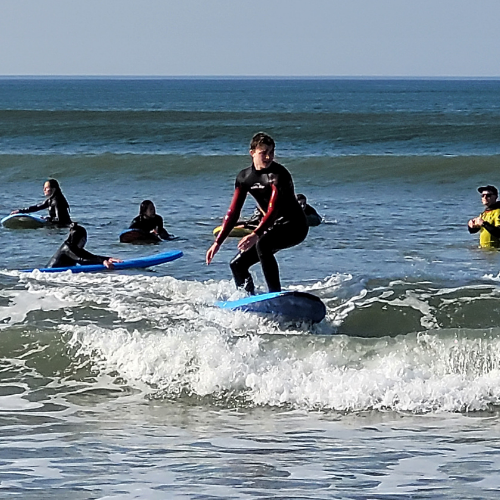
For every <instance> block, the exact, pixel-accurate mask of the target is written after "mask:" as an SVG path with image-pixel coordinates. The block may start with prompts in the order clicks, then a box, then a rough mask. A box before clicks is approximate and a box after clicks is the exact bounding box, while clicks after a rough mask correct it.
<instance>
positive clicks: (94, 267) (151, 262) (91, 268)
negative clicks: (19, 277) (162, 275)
mask: <svg viewBox="0 0 500 500" xmlns="http://www.w3.org/2000/svg"><path fill="white" fill-rule="evenodd" d="M182 255H183V253H182V252H181V251H180V250H170V251H169V252H163V253H158V254H155V255H149V256H147V257H138V258H137V259H129V260H124V261H123V262H116V263H114V264H113V266H114V267H113V269H108V268H107V267H106V266H104V265H103V264H91V265H88V266H71V267H50V268H49V267H46V268H42V269H38V271H41V272H42V273H62V272H64V271H71V272H72V273H95V272H100V271H120V270H121V269H134V268H135V269H137V268H144V267H151V266H156V265H158V264H163V263H165V262H170V261H172V260H175V259H178V258H180V257H182ZM34 270H35V269H22V270H21V272H23V273H30V272H32V271H34Z"/></svg>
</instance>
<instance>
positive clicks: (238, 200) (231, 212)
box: [215, 186, 246, 245]
mask: <svg viewBox="0 0 500 500" xmlns="http://www.w3.org/2000/svg"><path fill="white" fill-rule="evenodd" d="M245 198H246V192H245V191H244V190H243V189H242V188H241V187H240V186H236V188H235V190H234V194H233V199H232V200H231V205H229V209H228V211H227V213H226V215H225V217H224V220H223V222H222V229H221V231H220V233H219V236H217V238H216V240H215V242H216V243H217V244H218V245H222V243H223V241H224V240H225V239H226V238H227V237H228V235H229V233H230V232H231V230H232V229H233V227H234V226H235V225H236V223H237V222H238V219H239V217H240V213H241V209H242V208H243V203H245Z"/></svg>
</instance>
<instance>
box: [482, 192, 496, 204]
mask: <svg viewBox="0 0 500 500" xmlns="http://www.w3.org/2000/svg"><path fill="white" fill-rule="evenodd" d="M496 201H497V196H496V195H495V194H493V193H490V192H489V191H483V192H482V193H481V202H482V203H483V205H484V206H485V207H489V206H491V205H493V204H494V203H496Z"/></svg>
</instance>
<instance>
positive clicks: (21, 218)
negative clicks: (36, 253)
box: [0, 214, 50, 229]
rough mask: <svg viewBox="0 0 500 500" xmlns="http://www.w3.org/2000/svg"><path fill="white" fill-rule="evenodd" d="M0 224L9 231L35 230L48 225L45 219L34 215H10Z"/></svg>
mask: <svg viewBox="0 0 500 500" xmlns="http://www.w3.org/2000/svg"><path fill="white" fill-rule="evenodd" d="M0 222H1V223H2V225H3V226H4V227H7V228H9V229H36V228H38V227H43V226H47V225H48V224H50V222H49V221H48V220H47V219H45V218H43V217H40V216H39V215H34V214H10V215H7V217H4V218H3V219H2V220H1V221H0Z"/></svg>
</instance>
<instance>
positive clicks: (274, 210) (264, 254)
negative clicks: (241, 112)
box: [206, 132, 309, 294]
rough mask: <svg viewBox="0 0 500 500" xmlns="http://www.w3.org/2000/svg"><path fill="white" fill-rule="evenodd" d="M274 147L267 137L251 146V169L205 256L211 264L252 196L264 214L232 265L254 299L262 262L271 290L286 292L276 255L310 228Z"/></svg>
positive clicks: (237, 279) (241, 175) (238, 180)
mask: <svg viewBox="0 0 500 500" xmlns="http://www.w3.org/2000/svg"><path fill="white" fill-rule="evenodd" d="M274 148H275V143H274V140H273V138H272V137H271V136H269V135H267V134H265V133H263V132H259V133H257V134H255V135H254V136H253V138H252V142H251V143H250V156H251V157H252V160H253V162H252V165H250V166H249V167H248V168H245V169H244V170H242V171H241V172H240V173H239V174H238V176H237V177H236V183H235V190H234V195H233V199H232V201H231V205H230V206H229V210H228V211H227V214H226V216H225V217H224V222H223V224H222V229H221V231H220V233H219V235H218V236H217V238H216V240H215V242H214V243H213V244H212V246H211V247H210V248H209V249H208V250H207V254H206V262H207V264H210V262H212V259H213V258H214V256H215V254H216V253H217V252H218V251H219V249H220V247H221V245H222V243H223V242H224V240H225V239H226V238H227V236H228V235H229V233H230V232H231V230H232V229H233V227H234V226H235V224H236V223H237V221H238V218H239V216H240V212H241V209H242V207H243V204H244V202H245V199H246V197H247V195H248V194H251V195H252V196H253V197H254V198H255V201H256V202H257V204H258V206H259V207H260V208H261V209H262V210H263V211H264V212H265V215H264V216H263V217H262V220H261V221H260V223H259V225H258V226H257V227H256V228H255V229H254V230H253V232H252V233H250V234H248V235H247V236H245V237H243V238H242V239H241V240H240V241H239V243H238V250H239V253H238V255H236V257H234V259H233V260H232V261H231V263H230V267H231V271H232V273H233V276H234V280H235V282H236V286H237V287H244V288H245V290H246V291H247V292H248V293H250V294H254V293H255V286H254V283H253V279H252V276H251V274H250V272H249V269H250V267H251V266H253V265H254V264H256V263H257V262H260V263H261V266H262V271H263V273H264V278H265V280H266V283H267V286H268V288H269V291H270V292H279V291H281V282H280V276H279V268H278V263H277V262H276V259H275V257H274V254H275V253H276V252H277V251H278V250H282V249H284V248H290V247H293V246H295V245H298V244H299V243H301V242H302V241H304V239H305V237H306V236H307V232H308V229H309V228H308V225H307V221H306V217H305V215H304V211H303V210H302V208H301V206H300V205H299V202H298V201H297V198H296V196H295V191H294V186H293V180H292V176H291V175H290V172H289V171H288V170H287V169H286V168H285V167H283V166H282V165H280V164H279V163H276V162H275V161H274Z"/></svg>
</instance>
